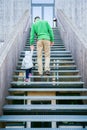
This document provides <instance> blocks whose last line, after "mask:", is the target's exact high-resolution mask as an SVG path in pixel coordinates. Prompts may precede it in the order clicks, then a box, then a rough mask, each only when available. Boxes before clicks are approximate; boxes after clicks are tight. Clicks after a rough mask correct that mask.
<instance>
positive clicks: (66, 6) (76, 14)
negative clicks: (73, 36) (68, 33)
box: [55, 0, 87, 36]
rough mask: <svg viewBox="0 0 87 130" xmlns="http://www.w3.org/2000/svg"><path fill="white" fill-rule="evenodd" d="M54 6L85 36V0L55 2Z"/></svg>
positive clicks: (86, 21) (86, 12) (86, 28)
mask: <svg viewBox="0 0 87 130" xmlns="http://www.w3.org/2000/svg"><path fill="white" fill-rule="evenodd" d="M55 5H56V8H57V9H61V10H62V11H63V12H64V13H65V15H66V16H67V17H68V18H69V19H70V20H71V22H72V23H73V24H75V25H76V26H77V28H79V30H80V31H81V32H82V33H83V34H84V35H86V36H87V0H55Z"/></svg>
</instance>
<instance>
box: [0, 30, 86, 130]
mask: <svg viewBox="0 0 87 130" xmlns="http://www.w3.org/2000/svg"><path fill="white" fill-rule="evenodd" d="M53 31H54V36H55V44H54V46H53V47H52V48H51V62H50V67H51V71H50V72H51V74H50V76H45V75H43V76H38V74H37V73H38V72H37V68H38V66H37V60H36V59H37V56H36V54H37V51H36V50H35V51H34V55H33V63H34V67H33V73H32V76H31V78H30V82H25V81H24V79H25V70H23V69H21V64H22V60H23V57H24V55H25V51H26V50H29V38H28V39H27V42H26V45H25V48H24V51H21V52H20V57H19V60H18V64H17V66H16V70H14V74H13V77H12V79H13V80H12V82H11V88H9V89H8V92H9V95H8V96H6V104H5V105H4V106H3V108H2V109H3V115H2V116H0V130H14V129H16V130H87V89H86V88H84V87H83V86H84V82H83V81H82V80H81V75H80V74H79V70H78V69H77V66H76V65H75V61H74V60H73V57H72V54H71V52H70V51H67V50H66V48H65V46H64V44H63V42H62V39H61V37H60V35H59V31H58V29H57V28H54V29H53ZM35 42H36V39H35ZM35 47H36V44H35ZM43 64H44V55H43Z"/></svg>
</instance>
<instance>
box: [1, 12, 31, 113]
mask: <svg viewBox="0 0 87 130" xmlns="http://www.w3.org/2000/svg"><path fill="white" fill-rule="evenodd" d="M29 15H30V14H29V11H28V10H27V11H26V12H25V13H24V15H23V16H22V17H21V19H20V21H19V22H18V24H17V25H16V26H15V27H14V30H13V31H12V33H11V34H10V37H9V39H7V41H6V43H5V44H4V45H3V47H2V49H1V51H0V115H2V106H3V104H4V103H5V102H6V101H5V97H6V95H7V94H8V88H9V87H10V82H11V79H12V74H13V71H14V69H15V67H16V64H17V61H18V57H19V54H20V51H21V50H23V48H24V45H25V42H26V37H27V35H28V33H29Z"/></svg>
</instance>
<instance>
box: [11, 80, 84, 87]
mask: <svg viewBox="0 0 87 130" xmlns="http://www.w3.org/2000/svg"><path fill="white" fill-rule="evenodd" d="M83 84H84V82H82V81H73V82H72V81H69V82H63V81H62V82H59V81H57V82H56V81H52V82H46V81H44V82H42V81H39V82H32V81H31V82H25V81H13V82H11V85H13V86H17V87H18V86H20V87H21V86H26V87H27V86H28V87H82V86H83Z"/></svg>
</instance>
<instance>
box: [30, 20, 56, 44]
mask: <svg viewBox="0 0 87 130" xmlns="http://www.w3.org/2000/svg"><path fill="white" fill-rule="evenodd" d="M35 34H36V35H37V39H38V40H42V39H44V40H49V41H51V42H54V35H53V30H52V28H51V27H50V25H49V24H48V22H47V21H44V20H37V21H36V22H35V23H34V24H33V25H32V28H31V33H30V45H33V44H34V36H35Z"/></svg>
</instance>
